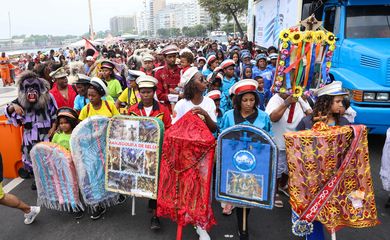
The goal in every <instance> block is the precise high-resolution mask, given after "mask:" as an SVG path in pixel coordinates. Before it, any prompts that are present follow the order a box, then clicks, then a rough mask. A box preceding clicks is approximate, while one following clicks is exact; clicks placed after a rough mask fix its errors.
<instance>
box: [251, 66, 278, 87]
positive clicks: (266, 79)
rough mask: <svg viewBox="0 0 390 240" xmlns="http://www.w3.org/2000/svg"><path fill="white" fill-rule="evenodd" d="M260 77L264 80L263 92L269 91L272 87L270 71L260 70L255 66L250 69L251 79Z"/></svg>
mask: <svg viewBox="0 0 390 240" xmlns="http://www.w3.org/2000/svg"><path fill="white" fill-rule="evenodd" d="M258 76H260V77H262V78H263V79H264V90H265V91H270V89H271V86H272V80H273V74H272V71H271V70H270V69H267V68H266V69H264V70H260V69H259V68H258V67H257V66H254V67H253V68H252V78H253V79H255V77H258Z"/></svg>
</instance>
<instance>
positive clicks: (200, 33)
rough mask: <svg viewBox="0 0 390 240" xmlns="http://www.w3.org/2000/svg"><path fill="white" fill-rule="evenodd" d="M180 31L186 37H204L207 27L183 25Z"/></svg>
mask: <svg viewBox="0 0 390 240" xmlns="http://www.w3.org/2000/svg"><path fill="white" fill-rule="evenodd" d="M181 31H182V33H183V35H184V36H186V37H205V36H206V34H207V28H206V27H205V26H203V25H196V26H193V27H183V28H182V30H181Z"/></svg>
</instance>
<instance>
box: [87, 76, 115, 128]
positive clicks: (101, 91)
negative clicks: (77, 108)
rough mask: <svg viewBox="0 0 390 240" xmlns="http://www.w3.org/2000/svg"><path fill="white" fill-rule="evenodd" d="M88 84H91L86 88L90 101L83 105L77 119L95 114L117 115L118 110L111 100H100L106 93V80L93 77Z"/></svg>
mask: <svg viewBox="0 0 390 240" xmlns="http://www.w3.org/2000/svg"><path fill="white" fill-rule="evenodd" d="M90 84H91V86H90V87H89V88H88V99H89V101H90V103H88V104H87V105H85V106H84V107H83V109H82V110H81V112H80V115H79V119H80V120H81V121H82V120H84V119H86V118H88V117H91V116H95V115H100V116H106V117H112V116H115V115H119V111H118V109H117V108H116V107H115V105H114V103H113V102H110V101H107V100H102V97H104V96H106V95H107V94H108V89H107V84H106V82H104V81H103V80H101V79H100V78H97V77H93V78H92V79H91V83H90Z"/></svg>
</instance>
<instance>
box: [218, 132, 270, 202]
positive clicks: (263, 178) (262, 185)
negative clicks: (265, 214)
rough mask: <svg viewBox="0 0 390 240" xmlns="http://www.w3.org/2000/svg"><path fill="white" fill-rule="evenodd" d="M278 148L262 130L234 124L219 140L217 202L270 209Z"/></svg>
mask: <svg viewBox="0 0 390 240" xmlns="http://www.w3.org/2000/svg"><path fill="white" fill-rule="evenodd" d="M276 166H277V147H276V145H275V143H274V142H273V140H272V139H271V137H270V136H269V135H268V133H266V132H265V131H264V130H262V129H259V128H256V127H253V126H249V125H236V126H233V127H230V128H228V129H226V130H225V131H223V132H222V133H221V134H220V136H219V137H218V145H217V175H216V187H215V189H216V199H217V200H218V201H224V202H229V203H232V204H238V205H243V206H248V207H250V206H252V207H260V208H267V209H272V208H273V204H274V193H275V179H276Z"/></svg>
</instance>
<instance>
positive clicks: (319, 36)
mask: <svg viewBox="0 0 390 240" xmlns="http://www.w3.org/2000/svg"><path fill="white" fill-rule="evenodd" d="M325 38H326V35H325V33H324V31H322V30H320V31H316V32H315V33H314V41H315V42H316V43H317V44H318V43H322V42H323V41H324V39H325Z"/></svg>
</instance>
